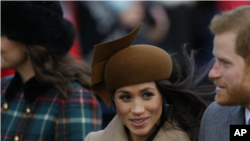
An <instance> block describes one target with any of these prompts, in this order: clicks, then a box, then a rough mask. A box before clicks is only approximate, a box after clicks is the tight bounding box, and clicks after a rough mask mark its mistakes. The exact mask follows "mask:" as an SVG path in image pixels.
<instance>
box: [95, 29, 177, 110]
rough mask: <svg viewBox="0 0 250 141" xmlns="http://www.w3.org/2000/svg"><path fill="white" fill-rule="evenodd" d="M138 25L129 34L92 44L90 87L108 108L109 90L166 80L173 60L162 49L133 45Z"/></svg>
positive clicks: (110, 91) (110, 92)
mask: <svg viewBox="0 0 250 141" xmlns="http://www.w3.org/2000/svg"><path fill="white" fill-rule="evenodd" d="M140 27H141V25H140V26H138V27H137V28H136V29H135V30H134V31H132V32H131V33H129V34H128V35H126V36H124V37H122V38H119V39H116V40H113V41H110V42H106V43H102V44H98V45H96V46H95V47H94V54H93V60H92V65H91V66H92V77H91V89H92V90H93V91H94V92H95V93H96V94H97V95H98V96H100V97H101V98H102V99H103V101H104V102H105V103H106V105H107V106H108V107H110V102H111V95H112V92H113V91H114V90H115V89H117V88H120V87H123V86H128V85H133V84H138V83H144V82H152V81H156V80H163V79H168V78H169V77H170V75H171V73H172V60H171V57H170V55H169V54H168V53H167V52H166V51H164V50H163V49H161V48H159V47H155V46H151V45H144V44H141V45H133V46H131V44H132V43H133V41H134V39H135V38H136V36H137V34H138V32H139V30H140Z"/></svg>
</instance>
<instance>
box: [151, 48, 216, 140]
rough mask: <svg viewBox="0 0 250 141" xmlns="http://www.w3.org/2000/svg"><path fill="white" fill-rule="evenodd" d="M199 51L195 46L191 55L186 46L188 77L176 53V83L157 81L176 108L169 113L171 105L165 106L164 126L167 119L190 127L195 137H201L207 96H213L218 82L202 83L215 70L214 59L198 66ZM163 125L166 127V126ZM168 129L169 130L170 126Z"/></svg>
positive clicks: (193, 137)
mask: <svg viewBox="0 0 250 141" xmlns="http://www.w3.org/2000/svg"><path fill="white" fill-rule="evenodd" d="M195 54H196V52H195V51H194V50H191V53H190V55H188V51H187V49H186V46H185V45H184V46H183V55H184V59H185V64H186V66H185V70H186V75H185V76H186V78H183V75H182V73H181V70H180V67H179V65H178V63H177V62H176V61H175V59H174V58H173V57H172V59H173V62H174V64H175V65H176V68H177V72H178V73H177V78H178V79H177V80H176V81H175V82H174V83H171V82H170V81H168V80H160V81H156V82H155V83H156V86H157V88H158V89H159V91H160V93H161V94H162V97H163V100H164V101H165V102H167V104H169V105H171V106H170V107H168V108H172V110H171V111H170V113H166V112H165V111H169V110H170V109H169V110H167V109H166V107H165V106H163V112H162V116H161V124H160V126H162V125H164V122H165V121H167V122H169V123H170V124H171V125H172V126H173V127H174V128H176V129H180V130H184V131H186V132H187V133H188V135H189V137H190V139H191V140H192V141H195V140H198V138H199V126H200V122H201V118H202V115H203V112H204V111H205V109H206V107H207V105H208V103H207V102H206V101H205V100H204V99H203V98H204V97H209V96H211V97H212V98H213V95H214V90H215V86H214V85H199V83H200V82H201V81H202V80H204V78H205V77H206V76H207V74H208V72H209V71H210V70H211V68H212V66H213V64H214V60H211V61H210V62H209V63H208V64H207V65H205V66H204V67H202V68H199V69H198V68H197V67H196V65H195V59H194V57H195ZM164 108H165V109H164ZM166 114H168V116H166ZM174 122H175V123H177V125H176V124H174ZM162 127H163V128H164V126H162ZM159 128H161V127H159ZM164 129H166V130H167V127H165V128H164Z"/></svg>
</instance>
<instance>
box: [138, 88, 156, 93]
mask: <svg viewBox="0 0 250 141" xmlns="http://www.w3.org/2000/svg"><path fill="white" fill-rule="evenodd" d="M147 90H155V89H154V88H152V87H147V88H145V89H142V90H140V93H142V92H145V91H147Z"/></svg>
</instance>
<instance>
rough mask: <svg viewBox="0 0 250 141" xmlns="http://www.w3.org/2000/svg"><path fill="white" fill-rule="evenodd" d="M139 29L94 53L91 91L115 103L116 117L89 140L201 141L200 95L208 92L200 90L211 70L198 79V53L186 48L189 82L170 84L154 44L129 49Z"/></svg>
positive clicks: (166, 60) (166, 64) (164, 56)
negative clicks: (196, 60)
mask: <svg viewBox="0 0 250 141" xmlns="http://www.w3.org/2000/svg"><path fill="white" fill-rule="evenodd" d="M139 29H140V26H139V27H138V28H137V29H135V30H134V31H132V32H131V33H130V34H128V35H126V36H124V37H122V38H120V39H117V40H114V41H111V42H107V43H103V44H99V45H96V46H95V48H94V54H93V61H92V81H91V88H92V90H93V91H94V92H95V93H96V94H97V95H98V96H100V97H101V98H102V99H103V100H104V102H105V103H106V105H107V106H108V107H109V106H110V104H111V101H113V102H114V106H115V107H116V111H117V116H115V117H114V119H113V120H112V121H111V122H110V123H109V125H108V126H107V127H106V128H105V129H104V130H102V131H98V132H92V133H90V134H88V136H87V137H86V138H85V141H100V140H101V141H146V140H147V141H152V140H154V141H162V140H164V141H188V140H197V139H198V132H197V131H198V128H199V124H200V120H201V116H202V114H203V112H204V110H205V109H206V104H205V102H204V101H203V100H202V99H201V98H200V96H199V94H198V92H200V91H202V90H208V88H210V87H196V85H197V84H198V82H199V81H200V80H201V78H202V77H204V76H206V74H207V71H208V70H209V69H207V70H205V69H204V70H205V71H203V73H204V74H205V75H204V74H203V75H201V74H200V75H199V76H200V77H198V75H195V69H194V68H195V65H194V63H193V59H194V58H193V57H194V52H192V53H191V57H189V56H188V54H187V52H186V50H185V49H184V55H185V57H186V58H187V71H188V72H189V74H188V77H187V78H186V79H184V80H183V81H181V82H180V81H179V80H178V81H177V82H175V83H173V84H172V83H171V82H170V81H169V78H170V76H171V74H172V68H173V66H172V59H171V57H170V55H169V54H168V53H167V52H165V51H164V50H162V49H160V48H158V47H155V46H151V45H143V44H142V45H133V46H131V44H132V42H133V41H134V39H135V38H136V36H137V34H138V32H139ZM208 67H211V65H210V66H208ZM178 77H179V78H180V77H181V76H180V74H179V76H178Z"/></svg>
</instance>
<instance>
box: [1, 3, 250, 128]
mask: <svg viewBox="0 0 250 141" xmlns="http://www.w3.org/2000/svg"><path fill="white" fill-rule="evenodd" d="M61 4H62V6H63V11H64V17H65V18H66V19H68V20H69V21H71V22H72V23H73V25H74V26H75V29H76V31H77V37H76V39H75V42H74V44H73V47H72V49H71V51H70V55H71V56H72V57H73V58H75V59H80V60H84V61H86V62H87V63H88V64H89V65H90V64H91V58H92V54H93V48H94V45H96V44H99V43H103V42H107V41H111V40H114V39H117V38H119V37H122V36H124V35H126V34H127V33H129V32H131V31H132V30H133V29H134V28H135V27H137V26H138V25H139V24H142V27H141V30H140V33H139V35H138V37H137V39H136V40H135V41H134V43H133V44H151V45H155V46H158V47H161V48H162V49H164V50H166V51H167V52H168V53H170V54H173V57H174V58H175V59H176V60H177V62H178V63H179V65H180V67H181V69H182V70H184V68H185V66H183V63H184V62H183V61H182V56H181V48H182V46H183V45H184V44H186V45H187V46H188V48H189V49H195V50H197V51H198V53H197V56H196V58H195V60H196V62H197V66H198V67H202V66H203V65H204V64H206V63H208V62H209V61H210V60H211V59H212V58H213V55H212V49H213V38H214V36H213V35H212V34H211V33H210V30H209V28H208V26H209V24H210V20H211V19H212V18H213V16H214V15H215V14H217V13H219V12H221V11H225V10H231V9H234V8H236V7H238V6H241V5H249V4H250V2H249V1H62V2H61ZM13 73H14V70H1V78H3V77H4V76H7V75H11V74H13ZM207 83H209V82H207ZM98 99H99V98H98ZM99 102H100V104H101V107H102V111H103V128H104V127H106V125H107V124H108V123H109V121H110V120H111V119H112V118H113V116H114V115H115V109H114V107H111V108H110V109H107V107H106V106H105V104H104V103H103V102H102V100H101V99H99Z"/></svg>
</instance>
